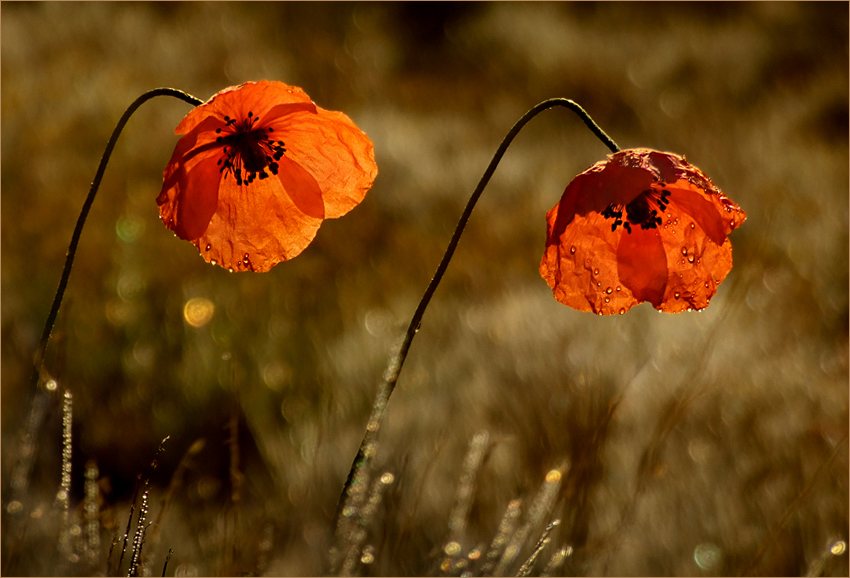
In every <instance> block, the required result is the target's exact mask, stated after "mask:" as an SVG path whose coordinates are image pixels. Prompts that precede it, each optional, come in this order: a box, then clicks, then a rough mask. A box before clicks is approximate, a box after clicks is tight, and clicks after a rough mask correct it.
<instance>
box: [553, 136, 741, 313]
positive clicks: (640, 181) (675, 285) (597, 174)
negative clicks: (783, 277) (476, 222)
mask: <svg viewBox="0 0 850 578" xmlns="http://www.w3.org/2000/svg"><path fill="white" fill-rule="evenodd" d="M746 218H747V216H746V214H745V213H744V211H742V210H741V208H740V207H739V206H738V205H736V204H735V203H733V202H732V201H731V200H730V199H729V198H728V197H727V196H726V195H724V194H723V193H722V192H721V191H720V190H719V189H718V188H717V187H716V186H715V185H714V184H713V183H712V182H711V180H710V179H709V178H708V177H707V176H706V175H705V174H703V172H702V171H700V170H699V169H698V168H696V167H695V166H693V165H691V164H690V163H688V162H687V161H686V160H685V159H684V157H681V156H679V155H676V154H673V153H665V152H658V151H654V150H650V149H643V148H638V149H628V150H622V151H619V152H617V153H614V154H612V155H609V156H608V159H607V160H605V161H600V162H598V163H596V164H595V165H593V166H592V167H590V168H589V169H587V170H586V171H584V172H583V173H581V174H580V175H578V176H577V177H576V178H575V179H573V181H572V182H571V183H570V184H569V185H568V186H567V189H566V190H565V191H564V194H563V196H562V197H561V200H560V202H559V203H558V204H557V205H555V207H554V208H553V209H552V210H551V211H549V212H548V213H547V215H546V219H547V224H548V226H547V236H546V251H545V253H544V254H543V260H542V262H541V263H540V274H541V275H542V276H543V278H544V279H546V281H547V282H548V283H549V286H550V287H551V288H552V290H553V292H554V295H555V298H556V299H557V300H558V301H560V302H561V303H563V304H565V305H569V306H570V307H573V308H575V309H578V310H580V311H592V312H593V313H597V314H599V315H609V314H616V313H620V314H622V313H625V312H626V311H628V310H629V309H630V308H631V307H632V306H634V305H637V304H639V303H642V302H644V301H648V302H650V303H651V304H652V306H653V307H655V308H656V309H658V310H659V311H666V312H668V313H678V312H681V311H687V310H691V309H703V308H705V307H707V306H708V303H709V301H710V299H711V297H712V296H713V295H714V294H715V293H716V292H717V285H718V284H719V283H720V282H721V281H723V279H725V278H726V275H727V274H728V273H729V271H730V270H731V269H732V244H731V243H730V241H729V238H728V237H727V235H728V234H729V233H730V232H731V231H732V230H733V229H735V228H737V227H738V226H739V225H740V224H741V223H743V222H744V220H745V219H746Z"/></svg>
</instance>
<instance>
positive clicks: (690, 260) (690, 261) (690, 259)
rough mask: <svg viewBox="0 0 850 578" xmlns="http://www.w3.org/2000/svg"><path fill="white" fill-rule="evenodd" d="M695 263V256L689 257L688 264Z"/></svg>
mask: <svg viewBox="0 0 850 578" xmlns="http://www.w3.org/2000/svg"><path fill="white" fill-rule="evenodd" d="M693 262H694V256H693V255H688V263H693Z"/></svg>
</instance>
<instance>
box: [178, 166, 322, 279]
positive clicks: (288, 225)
mask: <svg viewBox="0 0 850 578" xmlns="http://www.w3.org/2000/svg"><path fill="white" fill-rule="evenodd" d="M321 224H322V219H321V218H318V217H314V216H310V215H307V214H305V213H304V212H302V211H301V210H300V209H299V207H298V206H297V205H296V204H295V202H294V201H293V199H292V197H290V195H289V194H288V193H287V192H286V190H285V189H284V186H283V184H282V183H281V181H280V180H279V179H276V178H266V179H263V180H255V181H254V182H252V183H251V184H250V185H236V184H235V182H234V181H233V180H232V179H230V180H226V181H223V182H222V186H221V188H220V191H219V209H218V211H216V213H215V214H214V215H213V217H212V219H211V220H210V224H209V227H207V230H206V231H205V232H204V234H203V235H202V236H201V237H200V238H198V239H197V240H195V241H194V243H195V246H197V247H198V250H199V251H200V252H201V255H202V256H203V257H204V259H205V260H206V261H207V262H209V263H214V264H217V265H220V266H221V267H224V268H225V269H232V270H233V271H255V272H263V271H268V270H269V269H271V268H272V267H273V266H274V265H276V264H277V263H280V262H281V261H286V260H288V259H292V258H293V257H295V256H296V255H298V254H299V253H301V251H303V250H304V249H305V248H306V247H307V245H309V244H310V242H311V241H312V240H313V238H314V237H315V236H316V232H317V231H318V230H319V226H320V225H321Z"/></svg>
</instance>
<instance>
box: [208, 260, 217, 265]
mask: <svg viewBox="0 0 850 578" xmlns="http://www.w3.org/2000/svg"><path fill="white" fill-rule="evenodd" d="M210 265H218V261H216V260H215V259H213V260H211V261H210Z"/></svg>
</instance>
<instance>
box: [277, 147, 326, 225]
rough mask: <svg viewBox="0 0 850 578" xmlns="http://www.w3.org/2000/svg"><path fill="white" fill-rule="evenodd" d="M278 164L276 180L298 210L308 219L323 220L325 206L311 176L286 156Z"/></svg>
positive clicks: (317, 185)
mask: <svg viewBox="0 0 850 578" xmlns="http://www.w3.org/2000/svg"><path fill="white" fill-rule="evenodd" d="M278 162H279V163H280V169H279V170H278V174H277V178H278V179H279V180H280V182H281V184H282V185H283V188H284V190H285V191H286V194H288V195H289V197H290V198H291V199H292V202H293V203H294V204H295V206H296V207H298V210H299V211H301V212H302V213H304V214H305V215H307V216H308V217H313V218H315V219H323V218H324V216H325V204H324V201H322V190H321V189H320V188H319V183H317V182H316V179H314V178H313V175H311V174H310V173H308V172H307V171H306V170H304V168H303V167H302V166H301V165H299V164H298V163H296V162H295V161H293V160H292V159H290V158H289V157H287V156H284V157H282V158H281V159H280V161H278Z"/></svg>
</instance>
